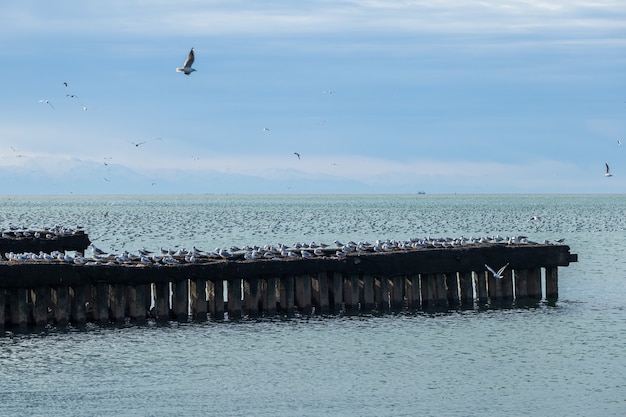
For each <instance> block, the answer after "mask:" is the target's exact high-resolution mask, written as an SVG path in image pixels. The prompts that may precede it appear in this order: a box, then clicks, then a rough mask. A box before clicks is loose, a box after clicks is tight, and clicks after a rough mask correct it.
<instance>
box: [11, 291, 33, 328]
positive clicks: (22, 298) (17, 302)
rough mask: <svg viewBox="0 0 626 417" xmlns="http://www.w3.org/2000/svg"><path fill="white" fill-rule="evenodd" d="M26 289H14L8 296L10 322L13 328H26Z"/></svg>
mask: <svg viewBox="0 0 626 417" xmlns="http://www.w3.org/2000/svg"><path fill="white" fill-rule="evenodd" d="M27 296H28V294H27V292H26V288H14V289H12V290H11V294H10V296H9V307H10V320H11V324H12V325H13V326H18V327H26V326H28V305H27Z"/></svg>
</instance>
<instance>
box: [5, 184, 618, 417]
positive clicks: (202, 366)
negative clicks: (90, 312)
mask: <svg viewBox="0 0 626 417" xmlns="http://www.w3.org/2000/svg"><path fill="white" fill-rule="evenodd" d="M625 214H626V197H625V196H621V195H620V196H544V195H542V196H431V195H417V196H211V195H208V196H158V197H157V196H126V197H119V196H82V197H81V196H73V197H56V196H55V197H23V196H19V197H17V196H16V197H4V198H3V199H2V200H1V201H0V225H3V226H8V225H9V224H15V225H27V226H32V227H42V226H50V225H54V224H62V225H65V226H76V225H81V226H84V227H85V229H86V231H87V232H88V233H89V235H90V237H91V238H92V241H93V242H94V243H95V244H96V245H97V246H98V247H101V248H103V249H106V250H109V251H121V250H124V249H127V250H130V251H134V250H136V249H138V248H140V247H142V246H145V247H147V248H149V249H150V248H152V249H156V248H158V247H160V246H162V247H165V248H167V247H170V248H175V247H186V248H190V247H191V246H194V245H195V246H197V247H199V248H201V249H213V248H214V247H217V246H231V245H239V246H241V245H244V244H265V243H276V242H282V243H286V244H291V243H293V242H295V241H311V240H315V241H317V242H320V241H322V242H332V241H333V240H334V239H339V240H349V239H352V240H363V239H367V240H370V241H373V240H375V239H378V238H381V239H382V238H394V239H404V238H409V237H422V236H426V235H431V236H434V237H440V236H451V237H456V236H459V235H464V236H466V237H470V236H487V235H494V234H500V235H502V236H506V235H519V234H524V235H527V236H529V237H530V238H532V239H534V240H543V239H548V240H555V239H557V238H565V239H566V243H567V244H569V245H570V247H571V251H572V252H573V253H577V254H578V255H579V262H578V263H575V264H572V265H570V266H569V267H567V268H561V269H560V270H559V291H560V298H559V301H558V302H557V303H556V305H555V306H548V305H546V304H543V303H542V304H541V305H539V306H538V307H536V308H524V309H505V310H464V311H460V310H459V311H450V312H448V313H439V314H434V315H433V314H423V313H415V314H409V313H407V314H401V315H385V316H356V317H318V316H314V317H311V318H296V319H293V320H272V321H251V320H250V321H249V320H245V319H244V320H242V321H240V322H219V323H216V322H209V323H201V324H194V323H189V324H178V323H170V324H167V325H158V326H157V325H155V324H148V325H145V326H141V327H136V326H132V325H128V326H112V327H98V326H88V327H87V329H82V330H75V329H69V330H67V329H66V330H61V329H48V330H46V331H43V332H37V333H28V332H25V333H12V332H6V333H5V336H4V337H0V415H11V416H13V415H41V416H44V415H45V416H96V415H98V416H99V415H101V416H110V415H115V416H171V415H190V416H196V415H198V416H207V415H215V416H414V415H423V416H481V417H482V416H494V417H495V416H498V417H501V416H547V415H551V416H603V417H604V416H623V415H626V377H625V375H626V361H625V360H624V356H625V355H626V310H625V306H626V303H625V301H624V297H625V295H626V258H625V254H626V251H625V249H624V248H625V247H626V215H625ZM533 215H537V216H541V217H542V220H541V222H539V223H537V222H531V221H528V219H529V218H530V217H531V216H533Z"/></svg>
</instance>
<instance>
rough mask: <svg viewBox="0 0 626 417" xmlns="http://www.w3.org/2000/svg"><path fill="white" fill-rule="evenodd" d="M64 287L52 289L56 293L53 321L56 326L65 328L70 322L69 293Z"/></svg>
mask: <svg viewBox="0 0 626 417" xmlns="http://www.w3.org/2000/svg"><path fill="white" fill-rule="evenodd" d="M69 290H70V289H69V288H68V287H66V286H59V287H56V288H55V289H54V291H55V293H56V305H55V308H54V320H55V321H56V323H57V325H58V326H67V325H68V323H69V321H70V311H71V302H70V293H69Z"/></svg>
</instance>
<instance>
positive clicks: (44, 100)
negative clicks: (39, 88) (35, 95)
mask: <svg viewBox="0 0 626 417" xmlns="http://www.w3.org/2000/svg"><path fill="white" fill-rule="evenodd" d="M38 101H39V102H40V103H46V104H49V105H50V107H52V109H53V110H54V106H53V105H52V103H50V101H49V100H46V99H43V100H38Z"/></svg>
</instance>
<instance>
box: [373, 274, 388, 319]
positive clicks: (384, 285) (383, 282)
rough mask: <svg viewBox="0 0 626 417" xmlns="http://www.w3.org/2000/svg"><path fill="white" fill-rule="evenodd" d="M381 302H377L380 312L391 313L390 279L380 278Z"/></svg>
mask: <svg viewBox="0 0 626 417" xmlns="http://www.w3.org/2000/svg"><path fill="white" fill-rule="evenodd" d="M378 279H379V281H380V297H381V298H380V301H379V302H377V303H376V304H378V310H379V311H389V309H390V308H391V294H390V291H389V278H387V276H380V277H379V278H378Z"/></svg>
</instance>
